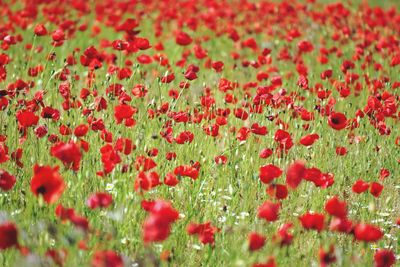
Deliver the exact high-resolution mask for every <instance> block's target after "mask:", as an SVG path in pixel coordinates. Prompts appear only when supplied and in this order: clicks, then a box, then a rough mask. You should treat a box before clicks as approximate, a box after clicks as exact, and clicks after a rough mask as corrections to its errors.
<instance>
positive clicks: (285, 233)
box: [272, 223, 293, 246]
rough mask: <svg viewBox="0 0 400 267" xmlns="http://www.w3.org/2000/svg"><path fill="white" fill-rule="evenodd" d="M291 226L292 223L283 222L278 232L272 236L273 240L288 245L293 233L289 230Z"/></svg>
mask: <svg viewBox="0 0 400 267" xmlns="http://www.w3.org/2000/svg"><path fill="white" fill-rule="evenodd" d="M292 227H293V224H292V223H285V224H283V225H282V226H281V227H280V228H279V229H278V232H277V233H276V234H275V235H274V236H273V238H272V239H273V240H274V241H275V242H278V243H279V244H280V246H288V245H290V244H291V243H292V241H293V235H292V234H291V233H290V232H289V230H290V229H291V228H292Z"/></svg>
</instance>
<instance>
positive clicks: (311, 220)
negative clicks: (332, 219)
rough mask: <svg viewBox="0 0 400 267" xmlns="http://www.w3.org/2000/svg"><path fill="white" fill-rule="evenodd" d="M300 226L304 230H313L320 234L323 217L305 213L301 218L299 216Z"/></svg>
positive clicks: (318, 214)
mask: <svg viewBox="0 0 400 267" xmlns="http://www.w3.org/2000/svg"><path fill="white" fill-rule="evenodd" d="M299 219H300V222H301V225H302V226H303V227H304V228H305V229H314V230H317V231H318V232H321V231H322V230H323V229H324V222H325V216H324V214H320V213H310V212H307V213H306V214H304V215H303V216H300V218H299Z"/></svg>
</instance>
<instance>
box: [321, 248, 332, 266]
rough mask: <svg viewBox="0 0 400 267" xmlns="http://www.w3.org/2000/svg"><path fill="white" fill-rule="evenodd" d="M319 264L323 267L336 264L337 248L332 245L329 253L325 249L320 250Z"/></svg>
mask: <svg viewBox="0 0 400 267" xmlns="http://www.w3.org/2000/svg"><path fill="white" fill-rule="evenodd" d="M319 262H320V266H321V267H326V266H328V265H329V264H331V263H334V262H336V255H335V247H334V246H333V245H331V246H330V247H329V250H328V251H325V250H324V249H323V248H321V249H320V250H319Z"/></svg>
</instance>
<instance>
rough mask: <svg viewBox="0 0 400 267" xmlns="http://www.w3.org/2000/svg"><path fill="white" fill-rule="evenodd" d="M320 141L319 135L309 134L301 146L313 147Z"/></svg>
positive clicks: (301, 140)
mask: <svg viewBox="0 0 400 267" xmlns="http://www.w3.org/2000/svg"><path fill="white" fill-rule="evenodd" d="M318 139H319V135H318V134H308V135H306V136H303V137H302V138H301V139H300V144H302V145H303V146H311V145H313V144H314V143H315V141H317V140H318Z"/></svg>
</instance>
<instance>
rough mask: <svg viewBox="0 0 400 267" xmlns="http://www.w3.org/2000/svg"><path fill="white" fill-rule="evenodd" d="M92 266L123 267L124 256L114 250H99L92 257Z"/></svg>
mask: <svg viewBox="0 0 400 267" xmlns="http://www.w3.org/2000/svg"><path fill="white" fill-rule="evenodd" d="M91 266H92V267H123V266H124V261H123V260H122V257H121V256H120V255H118V254H117V253H116V252H114V251H112V250H103V251H97V252H96V253H95V254H94V255H93V258H92V262H91Z"/></svg>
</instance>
